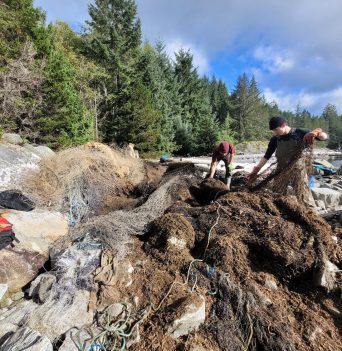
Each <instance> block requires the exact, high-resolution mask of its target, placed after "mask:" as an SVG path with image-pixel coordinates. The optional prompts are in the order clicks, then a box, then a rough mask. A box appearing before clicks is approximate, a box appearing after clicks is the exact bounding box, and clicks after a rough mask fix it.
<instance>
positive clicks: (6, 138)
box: [1, 133, 24, 145]
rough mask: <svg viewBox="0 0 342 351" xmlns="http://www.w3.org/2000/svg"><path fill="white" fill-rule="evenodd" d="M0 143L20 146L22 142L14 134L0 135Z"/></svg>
mask: <svg viewBox="0 0 342 351" xmlns="http://www.w3.org/2000/svg"><path fill="white" fill-rule="evenodd" d="M1 141H2V142H3V143H9V144H15V145H18V144H22V143H23V142H24V141H23V139H22V138H21V136H20V135H19V134H15V133H4V134H2V137H1Z"/></svg>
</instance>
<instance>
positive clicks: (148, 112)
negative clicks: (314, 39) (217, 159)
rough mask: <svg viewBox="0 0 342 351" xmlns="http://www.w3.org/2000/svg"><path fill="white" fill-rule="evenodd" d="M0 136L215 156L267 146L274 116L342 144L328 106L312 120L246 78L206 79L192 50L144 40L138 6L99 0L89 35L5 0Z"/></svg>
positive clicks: (337, 118) (0, 19) (24, 0)
mask: <svg viewBox="0 0 342 351" xmlns="http://www.w3.org/2000/svg"><path fill="white" fill-rule="evenodd" d="M0 29H1V30H0V62H1V68H0V105H1V107H0V109H1V110H0V132H4V131H6V132H16V133H20V134H21V135H22V136H23V137H25V138H26V139H27V140H29V141H30V142H33V143H44V144H47V145H49V146H51V147H53V148H63V147H68V146H73V145H79V144H82V143H85V142H87V141H89V140H100V141H103V142H107V143H113V142H114V143H117V144H119V145H122V144H124V143H128V142H131V143H134V144H135V145H136V147H137V148H138V150H140V152H141V153H142V154H145V155H152V154H155V155H157V154H159V155H160V154H165V153H167V154H181V155H185V154H192V155H200V154H206V153H208V152H210V150H211V149H212V146H213V145H214V144H215V143H216V142H217V141H218V140H221V139H227V140H231V141H234V142H242V141H255V140H266V139H269V137H270V133H269V131H268V130H267V125H268V123H267V121H268V118H269V117H270V116H274V115H279V116H283V117H285V118H286V119H287V120H288V122H289V124H290V125H291V126H297V127H306V128H315V127H318V126H319V127H322V128H324V129H325V130H327V131H328V133H329V134H330V139H329V144H328V146H329V147H331V148H337V147H339V146H340V145H341V144H342V123H341V121H342V116H341V115H338V113H337V111H336V107H335V106H334V105H332V104H327V105H326V107H325V108H324V110H323V111H322V115H320V116H314V115H312V114H310V112H309V111H306V110H303V109H301V107H300V106H297V110H296V112H289V111H281V110H280V109H279V108H278V106H277V104H276V102H272V103H268V102H266V101H265V99H264V97H263V95H262V92H260V90H259V88H258V84H257V82H256V79H255V77H253V76H252V77H248V76H247V75H246V74H245V73H242V74H241V75H240V77H239V78H238V79H237V82H236V85H235V86H234V87H233V88H232V90H231V91H229V90H228V88H227V86H226V84H225V82H224V81H223V80H221V79H218V78H216V77H215V76H213V77H206V76H200V75H199V74H198V71H197V68H196V67H194V63H193V56H192V54H191V52H190V51H186V50H183V49H181V50H180V51H178V52H176V53H175V59H174V60H172V59H171V58H170V57H169V56H168V55H167V53H166V50H165V47H164V45H163V43H162V42H158V43H156V44H153V45H152V44H151V43H149V42H142V38H141V23H140V19H139V17H138V15H137V6H136V3H135V1H134V0H95V1H94V3H93V4H90V5H89V20H88V21H87V22H86V23H85V24H84V30H83V31H82V33H78V32H75V31H74V30H72V29H71V28H70V27H69V26H68V24H66V23H64V22H56V23H53V24H48V25H47V24H46V22H45V14H44V12H43V11H42V10H41V9H38V8H35V7H34V6H33V1H32V0H0Z"/></svg>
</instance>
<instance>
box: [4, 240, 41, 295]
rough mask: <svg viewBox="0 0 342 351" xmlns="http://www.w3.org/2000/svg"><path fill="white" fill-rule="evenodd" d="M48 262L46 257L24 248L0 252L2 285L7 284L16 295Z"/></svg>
mask: <svg viewBox="0 0 342 351" xmlns="http://www.w3.org/2000/svg"><path fill="white" fill-rule="evenodd" d="M46 260H47V256H46V255H42V254H40V253H38V252H34V251H29V250H26V249H22V248H16V247H14V248H10V249H3V250H0V284H7V285H8V291H9V292H10V293H14V292H16V291H18V290H20V289H21V288H23V287H24V286H25V285H26V284H28V283H29V282H30V281H31V280H32V279H34V278H35V276H36V275H37V274H38V272H39V270H40V269H41V268H42V267H43V265H44V263H45V262H46Z"/></svg>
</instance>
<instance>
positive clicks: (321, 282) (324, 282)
mask: <svg viewBox="0 0 342 351" xmlns="http://www.w3.org/2000/svg"><path fill="white" fill-rule="evenodd" d="M337 272H339V268H338V267H337V266H336V265H334V264H333V263H332V262H330V261H328V260H326V261H325V262H324V264H323V267H321V268H320V269H319V270H317V271H316V272H315V276H314V282H315V284H316V285H317V286H321V287H323V288H326V289H327V290H328V291H331V290H333V289H334V288H335V286H336V273H337Z"/></svg>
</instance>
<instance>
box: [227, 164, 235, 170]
mask: <svg viewBox="0 0 342 351" xmlns="http://www.w3.org/2000/svg"><path fill="white" fill-rule="evenodd" d="M233 169H234V167H233V165H232V164H231V163H230V164H229V165H228V170H229V172H231V171H232V170H233Z"/></svg>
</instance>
